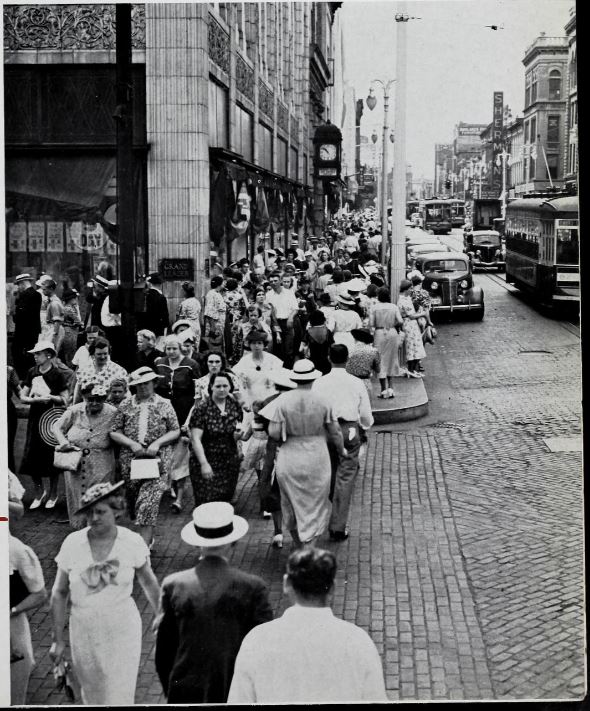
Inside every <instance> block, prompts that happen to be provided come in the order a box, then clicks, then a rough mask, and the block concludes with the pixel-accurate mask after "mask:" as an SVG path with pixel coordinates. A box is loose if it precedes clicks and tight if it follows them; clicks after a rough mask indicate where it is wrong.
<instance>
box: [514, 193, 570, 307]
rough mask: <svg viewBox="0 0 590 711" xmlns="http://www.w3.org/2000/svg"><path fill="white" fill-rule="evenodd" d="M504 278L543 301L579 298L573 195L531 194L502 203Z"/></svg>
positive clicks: (563, 300)
mask: <svg viewBox="0 0 590 711" xmlns="http://www.w3.org/2000/svg"><path fill="white" fill-rule="evenodd" d="M504 230H505V236H506V281H507V282H509V283H512V284H514V286H516V287H517V288H518V289H520V290H521V291H526V292H529V293H531V294H533V295H534V297H535V298H536V299H538V301H539V302H540V303H541V304H543V305H545V306H556V305H559V304H566V303H567V302H570V303H572V304H575V303H579V301H580V248H579V247H580V245H579V216H578V197H577V195H565V194H562V195H558V196H556V195H555V194H551V193H549V194H547V195H535V196H531V197H523V198H517V199H516V200H513V201H512V202H510V203H508V205H507V206H506V219H505V226H504Z"/></svg>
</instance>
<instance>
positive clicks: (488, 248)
mask: <svg viewBox="0 0 590 711" xmlns="http://www.w3.org/2000/svg"><path fill="white" fill-rule="evenodd" d="M463 251H464V252H465V254H467V255H468V256H469V258H470V259H471V264H472V266H473V269H476V268H477V267H485V268H486V269H487V268H489V267H495V268H496V269H497V270H498V271H499V272H503V271H505V270H506V250H505V248H504V246H503V244H502V237H501V235H500V233H499V232H496V230H475V232H471V231H466V232H465V233H464V234H463Z"/></svg>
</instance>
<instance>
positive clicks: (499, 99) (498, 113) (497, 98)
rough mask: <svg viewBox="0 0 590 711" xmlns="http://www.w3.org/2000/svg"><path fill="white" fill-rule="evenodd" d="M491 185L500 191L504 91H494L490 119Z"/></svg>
mask: <svg viewBox="0 0 590 711" xmlns="http://www.w3.org/2000/svg"><path fill="white" fill-rule="evenodd" d="M492 149H493V150H492V187H493V189H494V191H497V192H498V193H500V192H501V191H502V159H501V158H500V156H501V154H502V151H503V149H504V92H503V91H495V92H494V109H493V119H492Z"/></svg>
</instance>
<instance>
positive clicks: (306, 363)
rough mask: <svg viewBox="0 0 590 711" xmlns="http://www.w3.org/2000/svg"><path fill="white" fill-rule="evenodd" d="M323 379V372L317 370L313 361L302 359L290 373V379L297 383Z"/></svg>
mask: <svg viewBox="0 0 590 711" xmlns="http://www.w3.org/2000/svg"><path fill="white" fill-rule="evenodd" d="M321 377H322V372H321V371H320V370H316V367H315V365H314V364H313V362H312V361H311V360H308V359H307V358H302V359H301V360H298V361H297V362H296V363H295V365H294V366H293V368H292V370H290V371H289V379H290V380H293V381H294V382H296V383H305V382H308V381H310V380H317V379H318V378H321Z"/></svg>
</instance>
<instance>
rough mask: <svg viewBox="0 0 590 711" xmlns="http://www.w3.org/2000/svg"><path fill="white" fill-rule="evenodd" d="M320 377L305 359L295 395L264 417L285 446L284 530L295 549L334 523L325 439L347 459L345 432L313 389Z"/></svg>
mask: <svg viewBox="0 0 590 711" xmlns="http://www.w3.org/2000/svg"><path fill="white" fill-rule="evenodd" d="M321 375H322V374H321V372H320V371H319V370H316V369H315V367H314V364H313V363H312V362H311V361H310V360H307V359H306V358H304V359H302V360H299V361H297V362H296V363H295V365H294V366H293V369H292V370H291V371H290V376H289V377H290V379H291V380H292V381H293V382H295V383H297V389H296V390H293V391H291V392H287V393H283V395H281V396H280V397H278V398H277V399H276V400H274V401H273V402H271V403H270V405H267V406H266V407H265V408H263V409H262V410H261V411H260V415H261V417H264V418H266V419H267V420H269V422H270V424H269V427H268V434H269V437H272V438H273V439H275V440H277V441H278V442H282V444H281V445H280V447H279V451H278V455H277V460H276V477H277V481H278V482H279V487H280V490H281V506H282V510H283V517H284V520H285V525H286V526H287V528H288V529H289V531H290V533H291V537H292V538H293V541H294V543H295V545H301V544H304V543H313V541H314V540H315V539H316V538H317V537H318V536H320V535H321V534H322V533H323V532H324V531H325V530H326V528H327V527H328V522H329V518H330V502H329V498H328V497H329V494H330V456H329V454H328V445H327V443H326V436H327V437H329V438H330V440H331V441H332V443H333V444H334V447H335V449H336V451H337V452H338V454H339V455H340V456H342V457H346V456H347V452H346V449H345V448H344V442H343V440H342V432H341V430H340V427H339V425H338V422H337V420H336V418H335V416H334V414H333V412H332V409H331V407H329V406H328V405H326V404H325V403H324V401H323V400H321V399H320V398H319V397H318V396H317V395H315V394H314V393H313V392H311V386H312V384H313V382H314V380H316V379H317V378H319V377H321Z"/></svg>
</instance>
